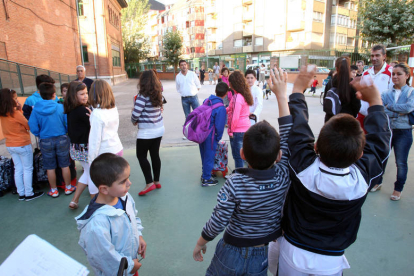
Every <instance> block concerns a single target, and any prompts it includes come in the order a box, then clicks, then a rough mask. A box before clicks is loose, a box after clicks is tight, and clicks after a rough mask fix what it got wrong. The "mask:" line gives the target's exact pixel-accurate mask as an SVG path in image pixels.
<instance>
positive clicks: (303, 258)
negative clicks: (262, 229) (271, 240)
mask: <svg viewBox="0 0 414 276" xmlns="http://www.w3.org/2000/svg"><path fill="white" fill-rule="evenodd" d="M277 241H278V242H279V243H280V257H279V258H283V259H284V261H285V262H286V263H287V264H289V265H290V266H291V267H292V268H294V269H295V270H297V271H300V272H302V273H305V274H311V275H334V274H336V273H339V272H340V271H342V270H343V269H347V268H350V266H349V263H348V260H347V259H346V257H345V255H342V256H327V255H322V254H316V253H313V252H310V251H307V250H304V249H301V248H298V247H296V246H294V245H292V244H291V243H289V242H288V241H287V240H286V239H285V238H284V237H281V238H279V239H278V240H277Z"/></svg>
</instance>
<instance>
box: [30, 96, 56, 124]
mask: <svg viewBox="0 0 414 276" xmlns="http://www.w3.org/2000/svg"><path fill="white" fill-rule="evenodd" d="M41 100H43V99H42V97H41V96H40V94H39V91H36V92H34V93H33V94H32V95H31V96H29V97H28V98H27V99H26V101H25V102H24V105H23V108H22V110H23V115H24V117H26V119H27V120H29V118H30V115H31V114H32V110H33V107H34V106H35V104H36V103H37V102H39V101H41ZM58 100H59V99H58V97H57V96H56V98H55V102H58Z"/></svg>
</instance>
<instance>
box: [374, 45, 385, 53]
mask: <svg viewBox="0 0 414 276" xmlns="http://www.w3.org/2000/svg"><path fill="white" fill-rule="evenodd" d="M378 50H381V52H382V54H383V55H385V54H387V49H385V46H384V45H382V44H377V45H374V46H373V47H372V48H371V51H378Z"/></svg>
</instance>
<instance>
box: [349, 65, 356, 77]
mask: <svg viewBox="0 0 414 276" xmlns="http://www.w3.org/2000/svg"><path fill="white" fill-rule="evenodd" d="M350 69H351V76H350V77H351V80H353V79H355V77H356V75H357V73H358V66H356V65H351V66H350Z"/></svg>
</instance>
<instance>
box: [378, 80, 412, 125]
mask: <svg viewBox="0 0 414 276" xmlns="http://www.w3.org/2000/svg"><path fill="white" fill-rule="evenodd" d="M410 91H411V92H410ZM381 98H382V103H383V105H384V106H385V113H386V114H387V115H388V117H389V118H390V124H391V129H411V128H412V126H411V125H410V123H409V121H408V115H407V114H408V113H410V112H412V111H414V90H413V87H411V86H408V85H404V86H403V87H402V88H401V94H400V97H399V98H398V101H397V102H395V88H394V87H393V88H391V89H390V90H388V91H386V92H384V93H382V95H381Z"/></svg>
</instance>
